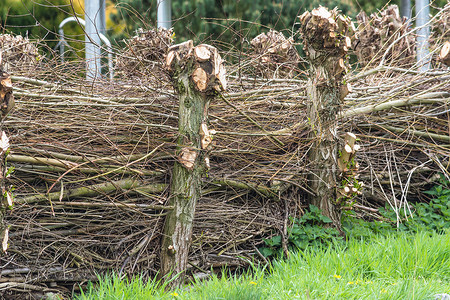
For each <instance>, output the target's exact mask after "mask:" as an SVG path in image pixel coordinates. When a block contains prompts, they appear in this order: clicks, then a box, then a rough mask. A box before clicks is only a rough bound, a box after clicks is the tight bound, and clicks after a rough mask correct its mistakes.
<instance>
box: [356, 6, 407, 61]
mask: <svg viewBox="0 0 450 300" xmlns="http://www.w3.org/2000/svg"><path fill="white" fill-rule="evenodd" d="M356 19H357V21H358V28H357V33H358V37H359V43H358V44H357V45H356V47H355V53H356V56H357V57H358V62H359V63H360V64H361V66H363V67H364V66H375V65H377V64H378V63H379V62H380V60H381V59H382V57H383V56H386V63H389V64H390V65H392V66H400V67H405V68H406V67H408V66H411V65H413V64H414V62H415V50H414V48H415V36H414V35H413V34H408V32H409V31H410V30H411V27H410V22H409V21H408V20H407V19H406V18H402V17H400V14H399V10H398V7H397V5H390V6H388V7H387V8H386V9H385V10H383V11H381V12H380V13H378V14H371V15H370V18H369V17H367V15H366V13H365V12H364V11H362V12H360V13H359V14H358V15H357V16H356ZM394 42H395V47H392V48H389V46H390V45H391V44H392V43H394ZM385 52H387V53H385Z"/></svg>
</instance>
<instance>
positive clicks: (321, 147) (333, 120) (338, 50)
mask: <svg viewBox="0 0 450 300" xmlns="http://www.w3.org/2000/svg"><path fill="white" fill-rule="evenodd" d="M299 18H300V22H301V27H300V34H301V36H302V39H303V45H304V50H305V53H306V56H307V58H308V60H309V63H310V70H309V72H310V73H309V81H308V86H307V93H308V98H309V101H308V106H307V114H308V119H309V123H310V126H311V133H310V137H311V138H312V140H313V145H312V147H311V150H310V151H309V152H308V158H309V162H310V166H311V173H310V176H309V187H310V189H311V190H312V191H313V192H314V194H315V195H314V196H312V197H311V199H310V200H311V203H312V204H313V205H315V206H317V207H318V208H320V209H321V210H322V213H323V214H324V215H325V216H327V217H329V218H330V219H331V220H332V221H333V225H334V226H335V227H336V228H338V229H340V228H341V208H340V205H339V204H338V203H337V189H338V186H339V181H338V176H339V166H338V158H339V157H338V146H339V139H338V132H337V129H338V124H337V116H338V113H339V111H340V110H341V103H342V100H343V99H344V98H345V96H346V95H347V94H348V92H349V90H350V87H349V86H348V85H347V84H346V83H345V82H344V78H343V77H344V75H345V74H346V73H347V71H348V69H347V68H348V67H347V66H348V63H347V61H346V54H347V52H348V50H349V48H350V47H351V44H352V42H351V39H350V36H351V34H352V32H353V31H354V27H353V25H352V22H351V21H350V19H349V18H348V17H345V16H343V15H340V14H339V12H338V10H337V9H334V10H332V11H329V10H328V9H327V8H325V7H322V6H320V7H319V8H316V9H314V10H312V11H311V12H308V11H307V12H305V13H304V14H302V15H301V16H300V17H299Z"/></svg>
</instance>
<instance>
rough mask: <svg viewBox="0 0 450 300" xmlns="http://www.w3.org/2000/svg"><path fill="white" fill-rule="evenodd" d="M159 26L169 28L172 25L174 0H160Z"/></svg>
mask: <svg viewBox="0 0 450 300" xmlns="http://www.w3.org/2000/svg"><path fill="white" fill-rule="evenodd" d="M157 19H158V22H157V23H158V28H160V27H162V28H165V29H169V28H170V27H171V26H172V0H158V15H157Z"/></svg>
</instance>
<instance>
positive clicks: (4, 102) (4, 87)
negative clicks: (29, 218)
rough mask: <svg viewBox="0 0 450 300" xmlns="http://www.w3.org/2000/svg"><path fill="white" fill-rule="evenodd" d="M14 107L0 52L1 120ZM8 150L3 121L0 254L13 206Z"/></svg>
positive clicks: (5, 246)
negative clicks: (6, 222)
mask: <svg viewBox="0 0 450 300" xmlns="http://www.w3.org/2000/svg"><path fill="white" fill-rule="evenodd" d="M13 106H14V97H13V94H12V82H11V77H10V76H9V74H8V73H6V72H4V71H3V68H2V56H1V52H0V110H1V112H2V119H3V118H4V117H5V116H6V115H7V114H8V112H9V111H10V110H11V109H12V108H13ZM8 149H9V139H8V137H7V136H6V133H5V132H4V131H3V121H2V124H1V125H0V191H1V193H2V196H1V197H0V241H1V243H2V252H6V250H7V249H8V226H7V225H6V224H5V220H4V217H5V213H6V211H7V209H10V208H12V206H13V197H12V194H11V191H9V190H8V188H7V184H6V181H7V176H8V168H7V166H6V156H7V154H8ZM0 253H1V252H0Z"/></svg>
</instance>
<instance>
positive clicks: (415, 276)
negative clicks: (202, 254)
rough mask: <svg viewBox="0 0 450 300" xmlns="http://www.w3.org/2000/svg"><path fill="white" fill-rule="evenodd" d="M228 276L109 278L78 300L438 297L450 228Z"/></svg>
mask: <svg viewBox="0 0 450 300" xmlns="http://www.w3.org/2000/svg"><path fill="white" fill-rule="evenodd" d="M226 277H227V276H222V277H221V278H218V277H213V278H212V279H211V280H208V281H204V282H197V283H194V284H192V285H191V286H190V287H189V288H188V289H184V290H177V291H172V292H165V291H164V287H158V286H157V284H156V282H149V283H146V284H144V283H142V281H141V280H139V279H134V280H132V281H120V280H119V279H118V278H115V277H108V278H103V280H102V281H101V282H100V283H99V284H98V285H97V286H96V287H95V288H93V287H92V286H91V287H89V288H88V290H87V291H85V293H84V294H82V295H81V296H78V297H77V299H208V300H209V299H239V300H245V299H434V297H433V296H434V295H435V294H442V293H449V294H450V232H447V233H446V234H444V235H438V234H435V233H417V234H406V233H401V234H392V235H390V236H387V237H382V236H379V237H373V238H372V239H371V240H370V242H364V241H359V240H356V239H352V240H350V241H348V242H347V243H345V244H341V245H335V246H334V247H331V248H328V249H315V250H314V249H310V250H307V251H304V252H299V253H297V254H293V255H292V256H291V258H290V259H289V260H288V261H281V262H274V263H273V265H272V267H271V268H270V270H265V272H264V271H263V270H261V269H257V270H255V271H254V272H252V274H250V273H249V274H248V275H243V276H240V277H235V276H233V277H227V278H226Z"/></svg>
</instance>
